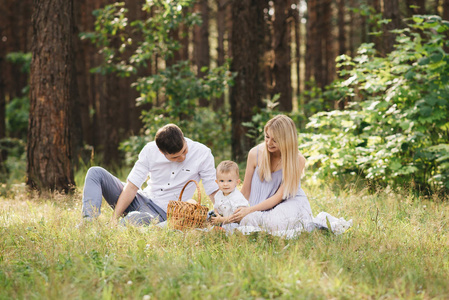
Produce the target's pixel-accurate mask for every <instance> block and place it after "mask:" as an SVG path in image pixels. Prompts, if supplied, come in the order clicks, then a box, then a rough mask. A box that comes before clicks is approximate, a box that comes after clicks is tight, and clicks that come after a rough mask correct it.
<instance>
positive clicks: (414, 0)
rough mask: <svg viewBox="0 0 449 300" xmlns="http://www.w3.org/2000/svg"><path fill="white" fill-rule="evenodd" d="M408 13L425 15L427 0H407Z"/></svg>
mask: <svg viewBox="0 0 449 300" xmlns="http://www.w3.org/2000/svg"><path fill="white" fill-rule="evenodd" d="M405 5H406V6H407V11H408V15H409V16H412V15H416V14H419V15H424V14H426V0H405Z"/></svg>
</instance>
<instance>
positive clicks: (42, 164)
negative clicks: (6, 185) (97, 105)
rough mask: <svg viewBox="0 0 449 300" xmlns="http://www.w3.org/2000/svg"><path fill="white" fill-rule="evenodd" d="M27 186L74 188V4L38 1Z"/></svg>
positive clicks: (35, 24) (31, 84) (51, 0)
mask: <svg viewBox="0 0 449 300" xmlns="http://www.w3.org/2000/svg"><path fill="white" fill-rule="evenodd" d="M32 23H33V46H32V49H33V51H32V52H33V58H32V63H31V80H30V90H31V95H30V121H29V127H28V144H27V175H28V180H27V185H28V186H30V187H32V188H36V189H39V190H42V189H50V190H58V191H64V192H67V191H69V190H71V189H72V188H73V186H74V185H75V181H74V178H73V168H72V163H71V154H72V153H71V137H70V131H69V126H70V124H71V122H70V118H71V114H70V108H71V106H70V101H71V96H72V95H73V89H74V88H75V86H74V80H73V74H72V70H73V60H74V56H73V53H72V52H73V50H72V33H73V32H72V30H73V1H72V0H35V1H34V13H33V19H32Z"/></svg>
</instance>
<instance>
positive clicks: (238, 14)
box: [230, 0, 264, 162]
mask: <svg viewBox="0 0 449 300" xmlns="http://www.w3.org/2000/svg"><path fill="white" fill-rule="evenodd" d="M259 5H260V1H256V0H234V1H232V25H233V26H232V54H233V61H232V65H231V70H232V71H233V72H238V75H237V77H236V78H235V85H234V86H233V87H232V91H231V98H230V102H231V116H232V137H231V144H232V156H233V159H234V160H236V161H238V162H243V161H244V160H245V159H246V155H247V153H248V151H249V150H250V148H251V147H252V146H253V145H254V143H255V141H254V140H253V139H249V138H248V137H247V136H246V133H247V129H246V128H245V127H244V126H243V125H242V123H243V122H248V121H251V117H252V116H253V114H254V112H255V110H257V108H259V107H261V106H262V97H261V93H260V91H261V85H262V84H261V83H262V80H261V78H262V77H261V74H260V72H261V71H260V62H261V57H262V55H263V51H264V49H263V47H261V46H263V41H264V36H263V32H264V19H263V10H261V9H260V6H259Z"/></svg>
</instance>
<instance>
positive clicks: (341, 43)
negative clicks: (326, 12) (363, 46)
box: [337, 0, 346, 55]
mask: <svg viewBox="0 0 449 300" xmlns="http://www.w3.org/2000/svg"><path fill="white" fill-rule="evenodd" d="M337 9H338V18H337V19H338V55H342V54H346V30H345V15H346V11H345V0H337Z"/></svg>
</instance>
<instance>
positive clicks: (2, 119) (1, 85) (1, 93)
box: [0, 28, 7, 174]
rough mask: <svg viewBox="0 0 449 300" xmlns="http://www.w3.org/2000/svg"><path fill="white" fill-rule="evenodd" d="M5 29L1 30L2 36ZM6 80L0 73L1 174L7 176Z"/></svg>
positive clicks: (1, 56)
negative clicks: (3, 147) (5, 139)
mask: <svg viewBox="0 0 449 300" xmlns="http://www.w3.org/2000/svg"><path fill="white" fill-rule="evenodd" d="M2 31H3V28H0V36H1V32H2ZM3 49H4V48H3V47H0V70H4V65H5V53H4V52H5V51H4V50H3ZM5 106H6V101H5V79H4V74H3V72H0V172H1V173H2V174H5V173H6V172H5V169H4V161H5V160H6V154H7V153H6V150H5V149H2V147H1V146H2V143H1V141H2V139H4V138H5V137H6V112H5Z"/></svg>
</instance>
